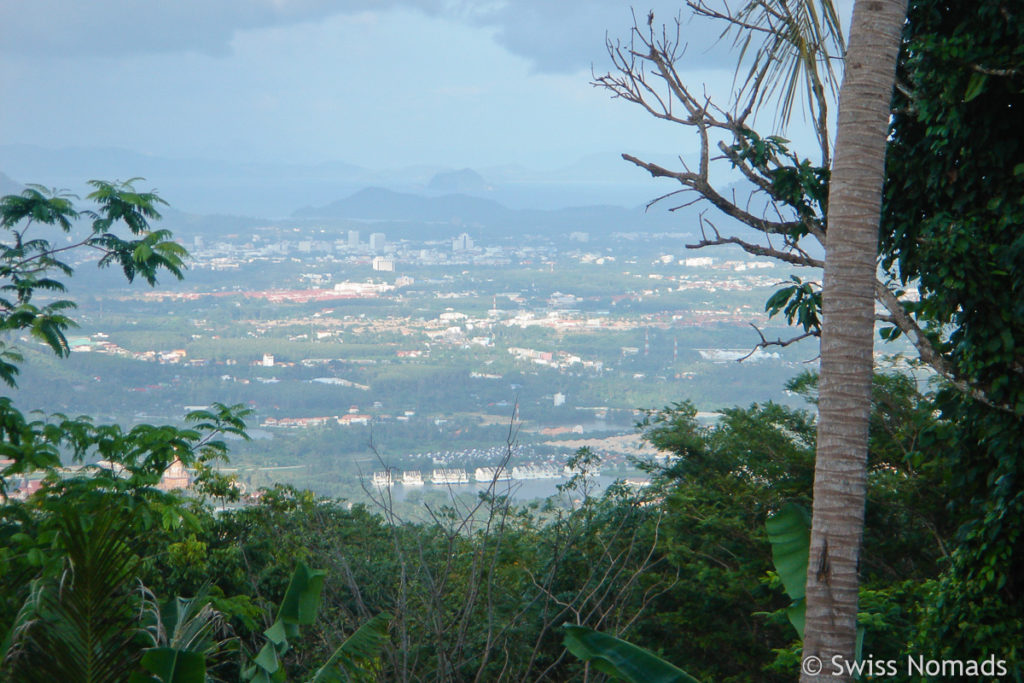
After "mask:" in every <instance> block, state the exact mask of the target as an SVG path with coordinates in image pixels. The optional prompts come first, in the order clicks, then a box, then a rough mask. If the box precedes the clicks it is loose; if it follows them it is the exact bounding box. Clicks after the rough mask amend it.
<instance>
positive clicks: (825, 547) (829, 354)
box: [801, 0, 907, 682]
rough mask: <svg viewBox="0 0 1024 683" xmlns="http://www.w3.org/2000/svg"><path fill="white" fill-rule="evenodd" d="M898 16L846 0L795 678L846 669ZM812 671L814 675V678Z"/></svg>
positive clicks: (841, 677) (894, 3)
mask: <svg viewBox="0 0 1024 683" xmlns="http://www.w3.org/2000/svg"><path fill="white" fill-rule="evenodd" d="M906 8H907V0H856V2H855V4H854V10H853V23H852V24H851V28H850V44H849V49H848V50H847V53H846V63H845V75H844V79H843V85H842V88H841V89H840V93H839V115H838V116H839V121H838V129H837V135H836V154H835V161H834V164H833V168H832V179H831V185H830V190H829V208H828V233H827V235H826V258H825V281H824V285H823V292H822V305H823V319H822V323H823V324H822V334H821V387H820V396H819V412H820V421H819V423H818V450H817V460H816V463H815V473H814V509H813V520H812V531H811V550H810V563H809V565H808V571H807V596H806V599H807V613H806V619H807V621H806V626H805V630H804V650H803V652H804V672H803V675H802V676H801V680H802V681H805V682H810V681H822V680H825V681H828V680H837V681H846V680H851V679H852V676H851V675H849V674H848V673H846V672H845V671H838V670H837V668H838V667H837V664H838V665H839V666H841V665H842V664H843V663H844V662H849V663H850V664H852V663H853V662H854V652H855V644H856V630H857V593H858V576H857V570H858V565H859V561H860V547H861V537H862V535H863V528H864V496H865V488H866V479H867V467H866V466H867V446H868V418H869V414H870V410H871V377H872V369H873V364H872V350H873V336H874V311H875V305H874V290H873V287H874V282H875V271H876V267H877V266H876V259H877V252H878V225H879V218H880V215H881V205H882V182H883V180H884V175H885V147H886V137H887V133H888V125H889V111H890V100H891V98H892V90H893V84H894V81H895V74H896V58H897V56H898V53H899V45H900V35H901V32H902V27H903V23H904V20H905V17H906ZM815 658H817V659H815ZM818 663H820V670H819V671H815V670H814V669H815V668H816V667H817V666H818ZM819 674H820V675H819Z"/></svg>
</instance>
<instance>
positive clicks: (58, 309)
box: [0, 178, 188, 387]
mask: <svg viewBox="0 0 1024 683" xmlns="http://www.w3.org/2000/svg"><path fill="white" fill-rule="evenodd" d="M138 180H141V178H132V179H130V180H127V181H125V182H113V183H112V182H107V181H103V180H90V181H89V185H90V186H92V187H93V188H94V190H93V192H91V193H89V194H88V195H87V196H86V199H88V200H91V201H93V202H94V203H95V204H96V208H95V210H93V209H86V210H79V209H77V208H76V207H75V204H74V202H73V201H72V200H74V199H77V197H75V196H74V195H71V194H68V193H66V192H63V191H60V190H51V189H47V188H45V187H42V186H40V185H30V186H28V188H26V189H25V190H24V191H23V192H22V193H21V194H20V195H8V196H5V197H2V198H0V230H2V231H4V233H3V235H4V237H3V239H2V241H0V335H3V333H11V332H18V331H27V332H28V333H29V334H30V335H31V336H32V337H34V338H36V339H38V340H40V341H42V342H43V343H44V344H46V345H47V346H48V347H50V349H52V350H53V352H54V353H56V354H57V355H58V356H67V355H68V353H70V348H69V346H68V341H67V338H66V337H65V335H64V333H65V331H66V330H68V329H70V328H72V327H74V326H75V322H74V321H73V320H72V319H71V318H69V317H68V315H67V312H68V311H70V310H72V309H74V308H75V304H74V303H73V302H72V301H68V300H66V299H58V300H56V301H49V302H47V303H44V304H42V305H37V303H36V302H35V301H34V300H33V299H34V297H35V295H36V294H37V293H46V294H54V295H60V294H63V293H64V292H66V291H67V288H66V286H65V285H64V283H63V282H62V281H61V280H60V279H58V278H60V277H62V276H63V277H69V276H71V275H72V274H73V273H74V268H73V267H72V266H71V264H70V259H69V256H70V255H71V254H73V253H76V252H78V251H80V250H82V249H86V250H95V251H96V252H98V253H99V261H98V265H99V267H101V268H105V267H108V266H111V265H117V266H119V267H120V268H121V270H122V272H123V273H124V276H125V277H126V278H127V279H128V281H129V282H132V281H134V280H135V278H136V277H141V278H142V279H144V280H145V281H146V282H147V283H148V284H150V285H154V284H156V282H157V275H158V274H159V273H160V272H161V271H166V272H168V273H170V274H171V275H173V276H174V277H176V278H178V279H179V280H180V279H181V278H182V277H183V275H182V271H183V270H184V269H185V259H186V258H187V257H188V252H187V251H186V250H185V248H184V247H182V246H181V245H180V244H178V243H177V242H175V241H173V239H172V235H171V233H170V232H169V231H167V230H152V229H151V228H150V224H149V221H151V220H157V219H159V218H160V213H159V212H158V211H157V208H156V207H157V206H158V205H160V204H166V202H165V201H164V200H163V199H161V198H160V197H159V196H158V195H157V194H156V193H155V192H136V190H135V188H134V186H133V183H135V182H136V181H138ZM83 220H84V221H87V222H89V227H88V228H87V229H86V231H85V234H84V236H83V235H81V234H79V230H78V229H77V228H76V225H77V224H78V223H79V222H81V221H83ZM42 226H48V227H51V228H57V229H58V230H59V231H61V232H63V233H65V234H67V235H68V239H69V241H70V243H69V244H65V245H63V246H58V245H57V244H55V243H54V242H51V241H50V240H49V239H47V238H46V237H41V236H38V235H37V233H38V232H39V228H40V227H42ZM119 227H121V228H122V232H123V228H126V229H127V232H128V234H127V235H126V236H122V235H119V234H118V232H117V229H118V228H119ZM21 360H22V356H21V354H20V353H19V352H18V350H17V349H16V348H14V347H12V346H11V345H10V344H9V343H8V342H7V341H6V340H0V380H3V381H4V382H5V383H7V385H8V386H12V387H13V386H15V385H16V383H15V376H16V375H17V374H18V365H17V364H18V363H19V362H21Z"/></svg>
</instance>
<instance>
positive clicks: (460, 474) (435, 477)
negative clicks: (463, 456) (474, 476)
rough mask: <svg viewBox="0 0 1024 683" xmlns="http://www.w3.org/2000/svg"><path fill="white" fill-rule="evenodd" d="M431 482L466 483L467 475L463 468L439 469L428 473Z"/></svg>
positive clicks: (467, 481)
mask: <svg viewBox="0 0 1024 683" xmlns="http://www.w3.org/2000/svg"><path fill="white" fill-rule="evenodd" d="M430 481H431V483H433V484H468V483H469V475H468V474H466V470H463V469H439V470H434V471H433V472H432V473H431V475H430Z"/></svg>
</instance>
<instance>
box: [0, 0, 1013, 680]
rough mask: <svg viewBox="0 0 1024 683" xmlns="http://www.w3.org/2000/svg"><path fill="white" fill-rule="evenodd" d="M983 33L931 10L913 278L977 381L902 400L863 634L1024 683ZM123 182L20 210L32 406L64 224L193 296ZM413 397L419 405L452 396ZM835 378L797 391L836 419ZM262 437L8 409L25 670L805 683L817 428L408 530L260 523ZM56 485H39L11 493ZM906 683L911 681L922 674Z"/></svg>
mask: <svg viewBox="0 0 1024 683" xmlns="http://www.w3.org/2000/svg"><path fill="white" fill-rule="evenodd" d="M978 9H979V8H978V6H977V4H976V3H975V4H974V5H971V6H969V7H968V6H966V5H964V6H956V7H952V8H950V7H947V6H946V5H941V6H940V5H938V4H936V3H932V2H927V1H922V2H918V3H914V5H913V8H912V11H911V14H910V20H909V22H908V25H907V29H906V35H905V46H904V48H905V49H904V55H903V59H902V62H901V69H903V71H904V73H903V74H902V75H903V78H904V79H905V81H904V88H903V90H901V91H900V92H901V93H902V94H901V95H898V96H897V100H896V104H897V107H896V111H897V113H896V117H895V119H894V122H893V136H892V139H891V145H890V155H891V159H890V182H889V187H888V189H887V200H886V202H887V203H886V214H885V215H886V218H885V225H884V226H883V228H884V230H883V240H882V249H883V257H884V259H885V260H886V265H887V267H894V268H896V271H897V272H898V274H899V276H900V278H901V279H903V280H904V282H905V283H906V284H911V283H916V284H917V285H918V286H919V288H920V291H921V301H920V304H918V305H916V306H915V307H913V310H912V311H911V312H912V313H913V314H914V315H915V316H916V319H917V320H918V321H919V322H920V323H921V324H922V327H923V328H924V334H926V335H928V337H929V340H930V343H932V344H933V345H934V346H935V347H936V348H937V350H938V351H939V352H940V353H941V354H942V357H943V359H944V361H943V362H945V363H948V364H949V376H950V377H951V378H953V380H954V382H939V383H937V384H936V386H935V387H934V389H929V390H922V388H921V385H920V380H919V377H915V376H913V375H907V374H899V373H883V374H879V375H878V376H877V377H876V378H875V382H874V385H873V396H872V404H873V411H872V419H871V431H870V452H869V459H868V504H867V523H866V528H865V539H864V551H863V554H862V557H863V562H862V565H861V567H860V572H861V585H862V588H861V595H860V605H861V614H860V617H859V621H860V624H861V626H862V627H863V629H864V630H863V633H864V643H863V652H864V653H865V656H868V657H869V658H870V659H873V660H875V661H900V660H901V659H902V658H905V657H907V656H908V655H916V656H924V657H926V658H947V659H958V660H969V659H970V660H977V661H982V660H985V659H986V658H989V657H992V656H995V657H997V658H998V659H1000V660H1005V666H1006V670H1007V672H1008V675H1009V676H1010V677H1016V678H1017V679H1018V680H1019V679H1020V678H1021V676H1022V675H1024V659H1022V657H1024V652H1022V651H1021V645H1020V634H1021V632H1022V630H1024V619H1022V616H1021V604H1022V602H1021V599H1020V597H1021V591H1022V585H1021V576H1020V573H1019V571H1015V569H1016V567H1017V566H1018V564H1019V562H1020V560H1021V558H1022V552H1024V551H1022V548H1024V534H1022V527H1021V520H1022V519H1024V493H1022V489H1021V482H1020V478H1021V472H1020V468H1021V463H1024V454H1022V453H1021V452H1020V451H1021V448H1022V447H1024V446H1022V444H1024V438H1022V437H1024V434H1022V433H1021V430H1022V420H1021V414H1022V413H1024V407H1022V406H1024V402H1022V398H1021V394H1020V392H1021V387H1024V382H1021V381H1019V379H1020V378H1019V377H1018V375H1019V374H1020V372H1021V369H1020V367H1019V366H1020V362H1019V357H1020V353H1019V348H1018V341H1019V339H1020V338H1021V334H1020V328H1021V324H1022V322H1021V321H1022V319H1024V309H1022V308H1021V303H1020V302H1021V301H1022V300H1024V298H1022V297H1021V296H1019V288H1020V286H1021V282H1022V281H1024V278H1022V277H1021V273H1022V272H1024V264H1022V261H1021V259H1022V254H1024V247H1022V245H1024V242H1022V239H1024V238H1022V237H1021V235H1020V231H1019V229H1018V228H1019V225H1020V221H1021V218H1022V216H1021V200H1020V198H1021V196H1024V187H1022V183H1024V168H1022V165H1021V162H1020V159H1021V156H1020V150H1019V140H1018V137H1017V136H1015V134H1014V133H1013V130H1012V125H1011V124H1012V123H1013V121H1012V120H1010V117H1009V116H1008V114H1009V112H1011V111H1013V112H1015V111H1019V109H1020V107H1021V93H1022V90H1024V88H1022V84H1021V70H1020V65H1021V62H1022V54H1021V47H1020V46H1021V45H1024V36H1022V35H1020V31H1021V27H1022V26H1024V22H1019V21H1017V22H1016V23H1015V22H1012V21H1009V20H1007V19H1006V15H1007V13H1009V12H1010V10H1009V9H1007V8H1006V7H1005V6H1004V5H1003V4H1001V3H982V6H981V9H982V11H980V12H979V11H978ZM989 15H991V16H989ZM992 26H998V27H1000V28H999V30H998V31H992V30H990V29H991V27H992ZM1014 31H1016V33H1013V34H1012V35H1008V34H1009V33H1012V32H1014ZM980 36H984V37H986V39H985V40H982V39H980V38H979V37H980ZM1008 46H1010V47H1008ZM979 65H980V68H974V67H976V66H979ZM951 74H953V75H954V76H951ZM904 91H906V92H910V93H912V95H913V96H912V97H910V99H909V100H908V101H903V100H902V99H901V98H903V97H905V96H906V93H905V92H904ZM979 120H984V121H986V122H987V124H986V125H985V126H984V127H983V128H984V130H983V131H980V132H979V129H978V125H977V121H979ZM980 133H984V134H980ZM922 159H924V160H925V161H927V160H929V159H930V160H931V161H930V162H927V163H926V162H923V161H922ZM95 189H96V192H95V193H94V194H93V195H91V196H90V199H91V200H92V201H94V202H95V203H96V205H97V206H96V208H95V210H94V212H93V213H85V212H81V213H79V212H78V211H77V210H76V208H75V206H74V205H73V204H72V202H71V201H70V199H68V198H66V197H61V196H54V195H51V194H48V193H46V192H44V191H42V190H40V189H38V188H30V189H29V190H27V191H26V192H25V193H23V194H22V195H20V196H16V197H5V198H3V200H2V202H0V211H2V213H0V218H2V223H3V228H4V229H5V230H6V231H7V233H6V234H5V239H4V242H3V246H2V253H0V279H2V287H0V289H2V292H0V330H2V331H3V332H4V333H5V337H4V339H3V341H2V347H0V378H2V379H3V380H5V381H6V382H7V383H8V384H13V383H14V382H16V381H17V379H18V377H19V371H20V368H21V363H22V361H23V359H22V356H21V352H20V350H19V348H18V346H17V345H18V344H23V343H24V342H25V341H28V340H31V339H33V338H35V339H37V340H41V341H43V342H44V343H45V344H46V345H47V346H48V347H49V348H50V349H51V350H52V351H53V352H54V353H56V354H57V355H58V356H64V355H67V353H68V351H69V347H68V341H67V339H66V337H65V332H66V331H67V330H68V329H70V327H71V326H72V324H73V321H72V319H71V317H70V311H71V310H72V309H73V307H74V306H73V304H72V303H71V302H69V301H66V300H63V299H60V298H54V296H49V297H47V296H43V295H46V294H49V295H56V296H57V297H59V295H60V294H61V292H63V291H64V283H63V282H62V281H61V279H60V278H62V277H66V276H69V275H71V273H72V267H71V266H70V265H69V261H68V260H67V259H65V258H64V256H63V255H64V254H65V253H66V252H67V251H70V249H65V248H64V247H58V246H56V244H55V242H52V241H51V237H50V236H43V235H42V234H40V231H41V230H42V229H47V227H46V226H49V229H54V228H55V229H57V230H58V231H63V232H64V233H67V234H68V235H73V242H72V247H76V246H77V247H79V248H92V249H95V250H98V251H99V252H100V255H101V260H100V265H101V266H106V265H114V266H117V267H119V268H120V269H121V271H122V273H123V275H124V276H125V277H126V278H127V279H128V280H129V281H131V280H133V279H134V278H135V277H141V278H143V279H144V280H146V281H148V282H150V283H152V282H154V281H155V278H156V277H157V276H158V275H163V274H171V275H174V276H180V274H181V265H182V261H181V259H182V258H183V256H184V253H183V252H182V251H181V249H180V247H178V246H177V245H176V244H175V243H173V242H172V241H170V239H169V238H170V236H169V235H168V234H167V233H166V232H164V231H159V230H151V229H150V225H149V221H151V220H154V219H156V218H158V217H159V215H158V214H157V213H156V207H157V205H158V204H159V198H158V197H156V196H155V195H151V194H146V193H138V192H136V191H135V190H134V188H133V187H132V186H131V185H130V184H122V185H113V184H110V183H101V182H97V183H95ZM79 218H81V219H85V222H86V223H87V226H86V229H85V232H84V234H82V235H79V234H78V233H74V232H73V226H72V221H73V220H75V219H79ZM30 230H31V232H30ZM119 231H120V232H119ZM125 231H126V234H125ZM40 302H42V303H40ZM780 308H781V307H780ZM812 313H813V311H812ZM168 333H170V334H173V333H174V331H173V330H169V331H168ZM886 334H887V336H894V335H895V334H896V333H895V332H892V331H887V332H886ZM463 380H465V378H459V377H454V376H453V377H449V378H447V379H446V380H445V382H446V386H447V388H448V389H451V386H456V387H462V388H464V389H465V388H467V387H468V385H467V384H465V383H464V382H463ZM390 381H392V382H393V383H394V391H395V392H396V393H402V392H409V391H424V390H427V389H431V388H432V389H433V390H438V391H439V390H440V389H439V385H440V384H441V382H440V381H438V379H437V377H420V378H411V379H410V378H403V377H399V376H396V377H394V378H393V379H392V380H390ZM816 381H817V380H816V377H815V376H814V375H813V374H807V375H804V376H802V377H800V378H798V379H796V380H794V381H792V382H791V383H790V384H789V386H788V389H789V390H791V391H793V392H795V393H796V394H799V395H802V396H804V397H805V398H806V399H807V400H808V401H810V402H812V403H813V401H814V400H815V395H816V386H817V385H816ZM459 382H463V383H462V384H460V383H459ZM957 384H959V387H958V386H957ZM965 388H966V390H965ZM246 416H247V415H246V410H245V409H244V408H242V407H240V406H233V407H229V406H226V405H223V404H215V405H214V406H213V407H212V408H211V409H210V410H204V411H197V412H194V413H192V414H191V415H189V417H188V424H187V425H185V426H184V427H182V426H154V425H147V424H140V425H136V426H134V427H130V428H129V427H122V426H119V425H116V424H103V423H102V422H101V421H99V420H96V419H93V418H88V417H80V418H71V417H67V416H65V415H62V414H56V413H54V414H40V413H25V412H23V411H22V410H21V409H20V408H19V407H17V406H15V405H14V403H13V402H12V401H11V400H10V399H7V398H3V399H0V446H2V450H0V458H2V460H0V466H2V469H0V497H2V507H0V637H2V641H0V656H2V661H0V677H3V678H4V679H5V680H15V681H32V680H41V681H42V680H47V681H52V680H61V679H64V680H68V681H97V682H98V681H122V680H128V679H129V678H130V679H131V680H133V681H164V682H165V683H170V681H179V682H185V681H201V680H239V679H243V680H258V681H263V680H267V681H269V680H284V679H285V678H286V677H287V678H289V679H303V680H304V679H312V680H344V679H345V678H349V679H356V680H359V679H364V680H403V681H404V680H457V681H461V680H538V679H548V680H571V679H577V680H587V679H590V678H593V677H594V676H595V673H594V671H593V670H592V669H590V668H589V667H588V665H586V664H584V663H581V662H579V661H577V660H576V659H575V658H573V657H572V656H570V655H568V654H567V652H566V650H565V649H564V647H563V645H562V638H563V625H564V624H566V623H568V624H574V625H583V626H588V627H591V628H594V629H597V630H600V631H603V632H606V633H610V634H613V635H616V636H622V637H624V638H626V639H629V640H631V641H633V642H635V643H638V644H641V645H643V646H644V647H646V648H648V649H649V650H651V651H654V652H656V653H657V654H659V655H661V656H662V657H664V658H665V659H667V660H669V661H672V662H675V663H676V664H678V665H680V666H682V667H684V668H685V669H686V670H687V671H688V672H689V673H690V674H692V675H693V676H695V677H697V678H699V679H701V680H708V681H712V680H713V681H775V680H778V681H782V680H790V679H792V677H793V675H794V673H795V672H796V671H797V669H798V668H799V651H800V638H799V636H798V632H797V630H795V629H794V628H793V623H791V619H793V615H794V609H793V608H794V607H796V605H793V604H791V603H792V596H791V595H790V594H789V593H790V591H789V590H788V589H787V588H786V587H785V586H784V583H785V577H784V571H783V569H782V568H781V567H780V566H779V563H778V562H777V558H773V548H772V541H771V539H770V534H769V532H768V530H767V529H766V526H765V522H766V520H769V519H771V518H772V515H773V514H775V513H778V512H779V511H781V510H785V509H788V510H792V509H800V508H806V507H807V506H808V504H809V501H810V496H811V481H812V476H813V460H814V451H815V427H816V425H815V419H814V414H813V411H811V410H803V409H797V408H793V407H787V406H782V405H777V404H774V403H767V404H754V405H750V406H748V407H736V408H732V409H728V410H726V411H725V412H724V413H723V416H722V418H721V420H720V421H719V422H718V423H717V424H716V425H714V426H704V425H702V424H701V423H699V422H698V421H697V420H696V409H695V407H694V406H693V405H692V404H689V403H685V402H684V403H678V404H675V405H672V406H670V407H667V408H665V409H663V410H660V411H653V412H650V413H649V414H648V415H647V417H646V419H645V420H644V421H643V424H642V425H641V428H642V429H643V430H644V432H645V434H646V438H647V439H648V440H649V441H650V442H651V443H652V444H654V445H656V446H657V447H659V448H661V449H662V450H664V451H666V452H668V453H671V454H672V456H673V457H672V458H671V459H669V460H668V462H667V463H666V464H664V465H653V464H647V467H648V469H649V470H650V471H651V474H652V485H651V486H650V487H649V488H647V489H644V490H642V491H639V492H638V491H633V490H631V489H629V488H628V487H626V486H625V485H616V486H613V487H611V488H610V489H609V490H608V491H607V492H605V493H604V494H603V495H601V496H595V495H592V491H591V490H590V486H591V482H590V479H589V477H588V472H589V471H591V470H592V468H593V467H595V466H596V465H597V464H599V463H598V462H597V461H596V460H597V459H596V458H595V456H594V455H593V454H592V453H590V452H589V451H587V450H585V449H583V450H581V451H579V452H578V453H577V454H576V456H575V458H574V462H573V464H574V465H576V466H577V468H578V472H579V475H578V476H576V477H574V478H573V479H571V480H570V481H569V482H568V483H567V484H565V485H563V487H561V491H560V496H559V497H557V498H556V499H553V500H552V501H549V502H548V503H547V504H545V505H540V504H538V505H533V506H527V507H522V506H517V505H516V504H514V503H513V502H512V501H511V499H510V498H508V497H506V496H502V495H498V494H497V493H496V492H495V491H490V492H488V493H486V494H484V495H482V496H480V497H479V498H478V499H470V500H466V499H464V498H458V497H452V498H450V499H449V500H447V501H444V502H443V504H439V505H432V506H430V507H428V508H427V510H428V513H429V516H430V518H429V521H426V522H423V521H410V520H406V519H404V518H402V517H401V515H400V514H399V512H398V511H397V508H396V507H395V506H394V505H392V504H391V502H390V500H389V499H388V498H387V496H386V495H385V496H384V497H383V498H382V499H380V500H379V502H378V505H377V506H376V507H367V506H363V505H349V504H347V503H346V502H345V501H343V500H337V499H323V498H318V497H316V496H314V495H313V494H311V493H309V492H305V491H299V490H296V489H293V488H290V487H284V486H277V487H271V488H267V489H263V490H262V491H261V492H260V495H259V496H257V497H256V498H254V499H253V500H251V501H248V504H246V505H244V506H243V505H239V503H240V493H239V490H238V489H237V488H236V486H235V485H234V482H233V481H232V480H231V479H230V478H227V477H224V476H223V475H221V474H219V473H218V472H217V471H216V470H215V469H214V465H215V464H216V463H218V462H222V461H224V460H225V459H226V457H227V445H226V441H225V437H227V436H233V437H238V438H245V436H246V427H245V418H246ZM175 461H180V462H181V463H182V464H184V465H185V466H187V467H189V468H191V469H192V470H193V471H194V472H195V474H196V480H195V490H194V493H190V494H188V495H186V494H183V493H178V492H165V491H162V490H160V489H159V488H157V487H156V484H157V482H159V481H160V478H161V476H162V475H163V474H164V473H165V471H166V470H167V469H168V468H169V467H170V466H171V464H172V463H174V462H175ZM68 465H71V467H68ZM39 472H42V473H44V475H45V476H44V479H43V485H42V486H41V488H39V489H38V490H37V491H35V492H33V493H32V494H31V495H29V496H27V497H26V498H24V499H20V498H15V497H13V496H12V494H13V493H14V492H15V490H16V489H17V488H19V487H21V486H23V485H24V476H25V475H26V474H29V473H39ZM794 506H795V507H794ZM310 567H315V568H316V569H310ZM177 596H184V599H181V598H178V597H177ZM279 605H280V606H279ZM278 606H279V607H278ZM796 612H799V610H796ZM794 621H796V620H795V619H794ZM300 627H301V628H300ZM339 646H340V647H339ZM892 678H894V679H899V678H904V679H908V678H911V676H910V675H909V674H908V673H907V670H906V669H905V668H903V667H900V668H899V670H898V672H896V674H895V675H893V676H892Z"/></svg>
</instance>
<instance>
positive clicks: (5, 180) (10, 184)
mask: <svg viewBox="0 0 1024 683" xmlns="http://www.w3.org/2000/svg"><path fill="white" fill-rule="evenodd" d="M24 189H25V186H24V185H22V184H21V183H19V182H18V181H16V180H14V179H13V178H10V177H9V176H7V175H6V174H4V173H0V197H2V196H6V195H9V194H20V193H21V191H22V190H24Z"/></svg>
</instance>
